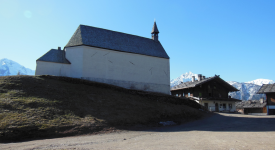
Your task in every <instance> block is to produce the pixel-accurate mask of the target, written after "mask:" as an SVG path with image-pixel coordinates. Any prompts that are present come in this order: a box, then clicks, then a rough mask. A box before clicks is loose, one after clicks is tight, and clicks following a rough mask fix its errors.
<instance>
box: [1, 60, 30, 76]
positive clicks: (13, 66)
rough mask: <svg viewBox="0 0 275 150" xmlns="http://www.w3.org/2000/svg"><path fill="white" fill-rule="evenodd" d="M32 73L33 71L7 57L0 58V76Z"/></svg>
mask: <svg viewBox="0 0 275 150" xmlns="http://www.w3.org/2000/svg"><path fill="white" fill-rule="evenodd" d="M18 73H20V74H21V75H34V74H35V71H34V70H31V69H29V68H25V67H24V66H22V65H20V64H18V63H17V62H15V61H12V60H9V59H7V58H3V59H0V76H10V75H17V74H18Z"/></svg>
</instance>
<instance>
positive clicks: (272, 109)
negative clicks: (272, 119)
mask: <svg viewBox="0 0 275 150" xmlns="http://www.w3.org/2000/svg"><path fill="white" fill-rule="evenodd" d="M257 94H265V95H266V108H267V114H268V115H275V84H263V85H262V87H261V88H260V89H259V91H258V92H257Z"/></svg>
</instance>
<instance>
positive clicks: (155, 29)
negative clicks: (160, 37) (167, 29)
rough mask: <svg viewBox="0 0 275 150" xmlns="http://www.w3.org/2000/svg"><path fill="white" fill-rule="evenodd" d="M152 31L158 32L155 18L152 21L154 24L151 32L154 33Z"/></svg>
mask: <svg viewBox="0 0 275 150" xmlns="http://www.w3.org/2000/svg"><path fill="white" fill-rule="evenodd" d="M154 33H159V30H158V27H157V23H156V20H155V21H154V26H153V29H152V32H151V34H154Z"/></svg>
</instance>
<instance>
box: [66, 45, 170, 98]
mask: <svg viewBox="0 0 275 150" xmlns="http://www.w3.org/2000/svg"><path fill="white" fill-rule="evenodd" d="M66 58H67V59H68V60H69V61H70V62H71V63H72V65H71V75H72V77H81V78H84V79H88V80H93V81H98V82H103V83H109V84H114V85H117V86H121V87H125V88H131V89H138V90H145V91H154V92H161V93H166V94H169V93H170V64H169V59H165V58H158V57H152V56H146V55H140V54H133V53H125V52H119V51H113V50H107V49H101V48H95V47H88V46H77V47H70V48H66ZM81 70H82V71H81ZM78 72H81V73H78Z"/></svg>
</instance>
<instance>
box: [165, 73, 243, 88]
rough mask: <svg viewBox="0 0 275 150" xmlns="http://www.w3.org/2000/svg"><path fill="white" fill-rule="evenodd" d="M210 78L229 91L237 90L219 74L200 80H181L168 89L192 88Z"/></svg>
mask: <svg viewBox="0 0 275 150" xmlns="http://www.w3.org/2000/svg"><path fill="white" fill-rule="evenodd" d="M211 80H216V81H218V82H220V83H221V84H223V85H224V86H225V87H226V88H228V89H229V91H239V90H238V89H236V88H235V87H233V86H232V85H230V84H228V83H227V82H226V81H224V80H223V79H221V78H220V77H219V76H216V75H215V76H213V77H209V78H205V79H202V80H201V81H198V80H196V81H194V82H192V81H189V82H183V83H181V84H179V85H177V86H174V87H172V88H171V89H170V90H171V91H174V90H180V89H186V88H194V87H196V86H198V85H201V84H204V83H206V82H209V81H211Z"/></svg>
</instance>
